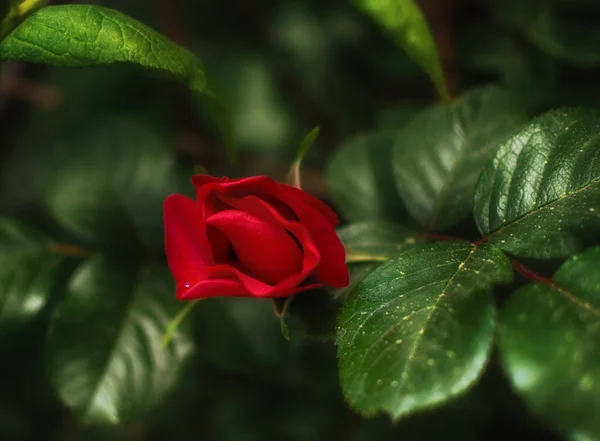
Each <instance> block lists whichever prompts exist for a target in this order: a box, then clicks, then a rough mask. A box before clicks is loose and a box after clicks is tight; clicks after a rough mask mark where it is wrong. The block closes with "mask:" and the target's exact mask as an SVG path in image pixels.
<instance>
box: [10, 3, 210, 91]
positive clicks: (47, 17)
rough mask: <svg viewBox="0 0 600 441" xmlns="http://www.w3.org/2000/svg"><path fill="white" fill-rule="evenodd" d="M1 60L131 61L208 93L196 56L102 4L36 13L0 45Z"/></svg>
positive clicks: (70, 63)
mask: <svg viewBox="0 0 600 441" xmlns="http://www.w3.org/2000/svg"><path fill="white" fill-rule="evenodd" d="M0 59H2V60H7V59H8V60H18V61H29V62H35V63H44V64H49V65H52V66H61V67H84V66H94V65H98V64H112V63H133V64H138V65H140V66H142V67H145V68H148V69H154V70H158V71H163V72H166V73H169V74H171V75H174V76H175V77H177V78H179V79H181V80H183V81H185V82H186V83H187V84H188V86H189V87H190V89H192V90H194V91H195V92H198V93H208V86H207V82H206V76H205V73H204V70H203V68H202V65H201V64H200V62H199V61H198V60H197V59H196V57H195V56H193V55H192V54H191V53H190V52H188V51H186V50H185V49H183V48H181V47H179V46H177V45H175V44H174V43H171V42H170V41H169V40H167V39H166V38H165V37H163V36H162V35H160V34H158V33H157V32H155V31H153V30H152V29H150V28H149V27H147V26H145V25H143V24H141V23H140V22H138V21H137V20H134V19H132V18H130V17H127V16H125V15H124V14H121V13H120V12H117V11H113V10H110V9H107V8H103V7H100V6H91V5H64V6H48V7H46V8H43V9H41V10H39V11H37V12H36V13H34V14H33V15H31V16H30V17H29V18H28V19H27V20H25V22H23V23H22V24H21V25H20V26H19V27H18V28H17V29H15V30H14V32H12V33H11V34H10V35H9V36H8V37H7V38H6V40H5V41H3V42H2V44H0Z"/></svg>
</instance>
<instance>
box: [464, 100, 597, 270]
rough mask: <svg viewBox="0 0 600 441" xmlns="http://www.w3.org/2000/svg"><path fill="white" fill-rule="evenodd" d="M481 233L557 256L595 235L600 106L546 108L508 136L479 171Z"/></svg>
mask: <svg viewBox="0 0 600 441" xmlns="http://www.w3.org/2000/svg"><path fill="white" fill-rule="evenodd" d="M475 220H476V222H477V225H478V226H479V229H480V231H481V232H482V234H484V236H485V237H484V239H487V240H488V241H489V242H490V243H493V244H495V245H497V246H498V247H499V248H501V249H503V250H505V251H507V252H509V253H512V254H515V255H519V256H524V257H533V258H559V257H565V256H569V255H571V254H573V253H574V252H576V251H578V250H583V249H585V248H586V247H588V246H589V245H590V244H593V243H597V242H598V240H599V239H600V113H599V112H596V111H592V110H586V109H568V108H566V109H558V110H553V111H550V112H548V113H546V114H544V115H542V116H540V117H538V118H536V119H534V120H532V121H531V122H530V123H528V124H527V125H525V126H524V127H523V128H522V129H521V130H519V131H518V132H517V133H516V134H515V135H514V136H512V137H511V138H510V139H509V140H508V141H506V142H505V143H504V144H503V145H502V146H501V147H500V149H499V150H498V151H497V152H496V154H495V156H494V157H493V158H492V160H491V161H490V162H489V163H488V164H487V166H486V168H485V169H484V171H483V172H482V174H481V176H480V178H479V181H478V183H477V188H476V190H475Z"/></svg>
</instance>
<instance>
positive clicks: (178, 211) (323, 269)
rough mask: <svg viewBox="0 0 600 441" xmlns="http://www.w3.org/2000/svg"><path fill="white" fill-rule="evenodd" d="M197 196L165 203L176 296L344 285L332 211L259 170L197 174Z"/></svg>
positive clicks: (287, 292) (271, 294) (281, 292)
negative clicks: (242, 174)
mask: <svg viewBox="0 0 600 441" xmlns="http://www.w3.org/2000/svg"><path fill="white" fill-rule="evenodd" d="M192 183H193V184H194V187H195V189H196V200H195V201H194V200H192V199H190V198H187V197H185V196H182V195H177V194H176V195H172V196H169V197H168V198H167V199H166V200H165V203H164V220H165V248H166V253H167V260H168V263H169V267H170V268H171V272H172V273H173V277H174V278H175V281H176V284H177V298H178V299H180V300H191V299H198V298H206V297H217V296H237V297H260V298H275V297H287V296H291V295H294V294H297V293H299V292H300V291H304V290H307V289H311V288H317V287H320V286H324V285H329V286H332V287H338V288H342V287H345V286H347V285H348V283H349V281H348V268H347V266H346V264H345V252H344V247H343V245H342V244H341V242H340V240H339V238H338V236H337V234H336V232H335V229H334V227H335V226H336V225H337V224H338V218H337V215H336V214H335V213H334V212H333V211H332V210H331V209H330V208H329V207H328V206H327V205H325V204H324V203H323V202H321V201H320V200H318V199H316V198H315V197H313V196H311V195H310V194H308V193H306V192H305V191H303V190H300V189H298V188H295V187H292V186H289V185H285V184H281V183H278V182H275V181H274V180H272V179H271V178H269V177H266V176H254V177H249V178H243V179H234V180H229V179H228V178H215V177H212V176H205V175H196V176H194V177H193V178H192Z"/></svg>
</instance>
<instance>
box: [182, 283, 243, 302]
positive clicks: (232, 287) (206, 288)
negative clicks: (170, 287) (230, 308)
mask: <svg viewBox="0 0 600 441" xmlns="http://www.w3.org/2000/svg"><path fill="white" fill-rule="evenodd" d="M247 295H248V291H247V290H246V288H245V287H244V285H242V284H241V283H240V282H239V281H237V280H228V279H205V280H201V281H200V282H198V283H196V284H195V285H190V286H187V285H183V284H177V298H178V299H179V300H194V299H204V298H209V297H226V296H227V297H245V296H247Z"/></svg>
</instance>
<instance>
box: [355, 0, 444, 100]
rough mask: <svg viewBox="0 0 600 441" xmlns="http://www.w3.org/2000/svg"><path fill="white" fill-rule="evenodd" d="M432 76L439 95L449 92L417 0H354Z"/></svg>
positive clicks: (435, 48)
mask: <svg viewBox="0 0 600 441" xmlns="http://www.w3.org/2000/svg"><path fill="white" fill-rule="evenodd" d="M355 1H356V2H357V3H358V5H359V6H360V7H361V8H362V9H363V10H364V11H365V12H367V13H368V14H369V15H370V16H371V17H373V19H374V20H375V21H376V22H377V24H378V25H379V26H381V27H382V28H383V29H384V30H385V31H386V32H388V33H389V34H390V35H391V36H392V38H393V39H394V41H395V42H396V44H397V45H398V46H400V47H402V48H403V49H404V50H405V51H406V53H407V54H408V56H409V57H411V58H412V59H413V60H414V61H415V62H416V63H417V64H419V66H421V68H422V69H423V70H424V71H425V72H426V73H427V75H429V77H430V78H431V80H432V81H433V83H434V84H435V86H436V87H437V90H438V92H439V94H440V96H441V97H442V98H443V99H444V100H445V101H448V99H449V98H448V91H447V89H446V82H445V79H444V73H443V71H442V66H441V64H440V60H439V56H438V51H437V47H436V45H435V41H434V39H433V36H432V35H431V31H430V29H429V26H428V25H427V21H426V20H425V17H424V16H423V12H422V11H421V9H420V8H419V6H418V5H417V3H416V2H415V1H414V0H355Z"/></svg>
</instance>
